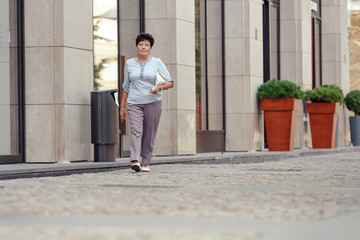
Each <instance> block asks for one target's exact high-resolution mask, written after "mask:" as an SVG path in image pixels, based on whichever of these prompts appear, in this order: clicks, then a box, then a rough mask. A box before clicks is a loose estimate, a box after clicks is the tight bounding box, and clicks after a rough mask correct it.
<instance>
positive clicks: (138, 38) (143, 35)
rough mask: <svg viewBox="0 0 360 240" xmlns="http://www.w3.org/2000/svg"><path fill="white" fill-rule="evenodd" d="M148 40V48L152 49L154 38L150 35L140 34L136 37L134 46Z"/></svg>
mask: <svg viewBox="0 0 360 240" xmlns="http://www.w3.org/2000/svg"><path fill="white" fill-rule="evenodd" d="M144 40H148V41H149V42H150V46H151V47H152V46H153V45H154V42H155V40H154V37H153V36H152V35H151V34H150V33H140V34H139V35H138V36H137V37H136V46H137V45H138V44H139V42H141V41H144Z"/></svg>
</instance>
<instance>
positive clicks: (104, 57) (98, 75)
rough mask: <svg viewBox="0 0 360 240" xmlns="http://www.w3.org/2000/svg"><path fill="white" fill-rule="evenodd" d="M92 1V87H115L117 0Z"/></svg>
mask: <svg viewBox="0 0 360 240" xmlns="http://www.w3.org/2000/svg"><path fill="white" fill-rule="evenodd" d="M93 3H94V89H95V90H104V89H117V88H118V68H117V55H118V39H117V1H116V0H94V2H93Z"/></svg>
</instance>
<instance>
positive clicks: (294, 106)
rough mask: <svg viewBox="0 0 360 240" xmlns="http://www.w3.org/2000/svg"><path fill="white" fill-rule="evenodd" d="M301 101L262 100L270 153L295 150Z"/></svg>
mask: <svg viewBox="0 0 360 240" xmlns="http://www.w3.org/2000/svg"><path fill="white" fill-rule="evenodd" d="M300 101H301V100H299V99H296V98H289V99H285V98H284V99H262V100H261V108H262V109H263V111H264V116H265V127H266V138H267V142H268V149H269V151H292V150H293V149H294V139H295V128H296V118H297V112H298V109H299V106H300Z"/></svg>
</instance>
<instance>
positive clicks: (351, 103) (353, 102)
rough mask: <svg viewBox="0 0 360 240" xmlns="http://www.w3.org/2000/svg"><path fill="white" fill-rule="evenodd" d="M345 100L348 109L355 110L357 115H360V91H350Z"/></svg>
mask: <svg viewBox="0 0 360 240" xmlns="http://www.w3.org/2000/svg"><path fill="white" fill-rule="evenodd" d="M344 101H345V105H346V107H347V109H349V110H350V111H353V112H354V113H355V116H359V112H360V91H359V90H355V91H351V92H349V93H348V94H347V95H346V97H345V99H344Z"/></svg>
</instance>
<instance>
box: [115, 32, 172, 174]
mask: <svg viewBox="0 0 360 240" xmlns="http://www.w3.org/2000/svg"><path fill="white" fill-rule="evenodd" d="M153 45H154V38H153V37H152V35H151V34H148V33H142V34H140V35H139V36H137V38H136V47H137V53H138V56H137V57H135V58H131V59H129V60H127V61H126V64H125V69H124V83H123V92H122V98H121V106H120V118H121V122H122V121H124V120H125V118H126V105H127V113H128V114H129V122H130V161H131V162H132V166H131V169H133V170H135V171H136V172H139V171H143V172H150V168H149V165H150V161H151V156H152V153H153V150H154V144H155V136H156V132H157V129H158V126H159V121H160V115H161V94H162V91H165V90H167V89H169V88H171V87H173V79H172V78H171V76H170V73H169V71H168V70H167V69H166V67H165V65H164V63H163V62H162V61H161V60H160V59H159V58H155V57H151V56H150V53H151V48H152V47H153ZM157 73H160V74H161V75H162V76H164V78H165V79H166V82H165V83H164V84H163V85H158V86H155V78H156V74H157ZM154 86H155V87H154ZM142 138H143V140H142ZM140 152H141V153H142V159H141V161H142V164H141V165H140Z"/></svg>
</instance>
